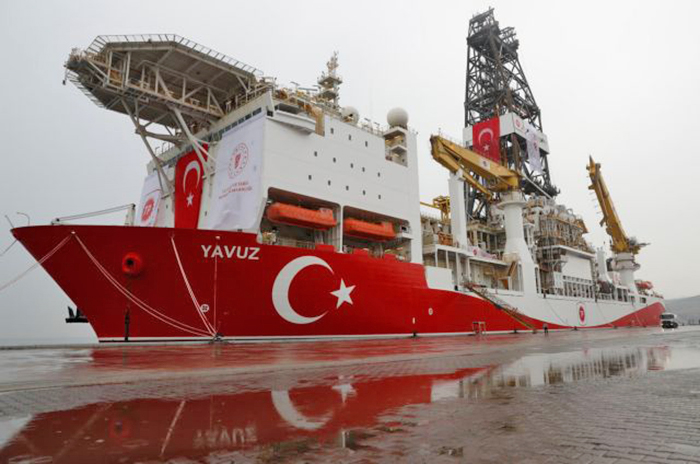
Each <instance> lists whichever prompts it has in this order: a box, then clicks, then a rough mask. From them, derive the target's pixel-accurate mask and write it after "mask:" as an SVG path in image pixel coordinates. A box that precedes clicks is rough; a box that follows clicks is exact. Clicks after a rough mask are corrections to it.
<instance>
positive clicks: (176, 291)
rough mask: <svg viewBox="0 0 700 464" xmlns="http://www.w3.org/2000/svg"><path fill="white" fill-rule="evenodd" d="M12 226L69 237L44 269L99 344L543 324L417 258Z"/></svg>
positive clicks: (44, 240) (180, 233) (231, 238)
mask: <svg viewBox="0 0 700 464" xmlns="http://www.w3.org/2000/svg"><path fill="white" fill-rule="evenodd" d="M13 234H14V235H15V237H16V238H17V239H18V240H19V241H20V242H22V244H23V245H24V246H25V247H26V248H27V250H29V252H30V253H31V254H32V255H33V256H34V257H35V258H36V259H37V260H42V258H44V257H45V256H46V255H47V254H48V253H50V252H51V251H52V250H54V249H55V248H56V247H57V245H59V244H60V243H61V242H62V241H63V240H64V239H66V238H67V240H66V241H65V242H64V243H63V245H62V246H60V248H59V249H57V250H56V251H55V253H54V254H53V255H51V257H50V258H49V259H47V260H45V261H44V262H43V263H42V265H43V267H44V269H46V271H47V272H48V273H49V274H50V275H51V276H52V277H53V279H54V280H55V281H56V282H57V283H58V285H59V286H60V287H61V288H62V289H63V290H64V291H65V293H66V294H67V295H68V296H69V297H70V298H71V299H72V300H73V302H74V303H75V304H76V305H77V306H78V307H79V308H80V310H81V311H82V312H83V313H84V314H85V315H86V317H87V319H88V320H89V322H90V324H91V325H92V327H93V329H94V330H95V333H96V334H97V336H98V338H99V339H100V341H120V340H124V338H125V337H126V336H127V335H128V337H129V339H130V340H137V341H147V340H192V339H207V338H210V337H212V336H214V335H215V334H216V335H218V336H221V337H225V338H239V339H248V338H251V339H265V338H267V339H272V338H324V337H363V336H411V335H436V334H458V333H471V332H473V331H474V330H475V329H474V328H475V325H478V323H479V322H483V323H485V329H486V330H487V331H489V332H496V331H513V330H530V329H532V328H533V327H535V328H541V327H542V322H541V321H538V320H535V319H532V318H528V317H527V316H525V315H520V316H519V317H518V318H515V317H513V316H512V315H510V314H509V313H508V312H506V311H503V310H500V309H498V308H496V307H495V306H494V305H493V304H491V303H490V302H488V301H486V300H484V299H481V298H479V297H476V296H470V295H467V294H463V293H458V292H451V291H445V290H436V289H431V288H429V287H428V285H427V282H426V278H425V272H424V268H423V266H422V265H419V264H412V263H405V262H400V261H397V260H395V259H379V258H373V257H370V256H363V255H351V254H343V253H336V252H333V251H328V250H326V249H323V250H310V249H302V248H292V247H284V246H276V245H264V244H260V243H258V242H257V240H256V236H255V235H253V234H247V233H241V232H223V231H211V230H197V229H169V228H145V227H118V226H34V227H24V228H18V229H15V230H13ZM326 248H328V247H326ZM662 312H663V305H662V304H660V303H654V304H651V305H649V306H647V307H645V308H642V309H640V310H638V311H636V312H634V313H632V314H630V315H627V316H625V317H624V318H622V319H620V320H619V321H616V325H624V324H625V321H624V320H623V319H627V318H630V321H632V320H634V322H635V324H641V325H658V320H659V314H660V313H662ZM518 319H519V320H518ZM475 323H476V324H475ZM609 325H610V324H606V326H609ZM482 327H483V326H482ZM549 327H550V328H552V329H555V328H558V327H557V326H554V325H553V324H549Z"/></svg>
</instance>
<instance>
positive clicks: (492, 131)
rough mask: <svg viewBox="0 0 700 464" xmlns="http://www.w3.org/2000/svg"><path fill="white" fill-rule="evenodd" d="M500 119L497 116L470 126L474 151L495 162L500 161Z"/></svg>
mask: <svg viewBox="0 0 700 464" xmlns="http://www.w3.org/2000/svg"><path fill="white" fill-rule="evenodd" d="M500 137H501V130H500V120H499V118H498V117H495V118H491V119H487V120H486V121H481V122H480V123H478V124H474V126H473V127H472V143H473V149H474V151H475V152H477V153H479V154H480V155H483V156H485V157H487V158H489V159H491V160H493V161H495V162H497V163H500V162H501V149H500V143H499V141H500Z"/></svg>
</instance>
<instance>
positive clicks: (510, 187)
mask: <svg viewBox="0 0 700 464" xmlns="http://www.w3.org/2000/svg"><path fill="white" fill-rule="evenodd" d="M430 145H431V154H432V156H433V159H434V160H435V161H437V162H438V163H440V164H441V165H443V166H444V167H446V168H447V169H448V170H449V171H450V174H451V175H450V204H451V213H452V214H451V221H452V224H451V225H452V233H453V234H454V235H455V236H456V237H457V241H458V242H459V243H464V244H466V243H467V242H466V230H467V220H466V208H465V204H464V201H465V190H464V186H465V185H464V184H465V183H466V184H469V185H470V186H471V187H473V188H474V189H477V190H479V191H480V192H481V193H482V194H483V196H484V198H486V199H487V201H489V202H495V201H496V200H497V198H498V200H500V201H499V202H498V204H497V206H498V207H499V208H501V209H503V212H504V225H505V229H506V245H505V251H504V255H503V260H504V261H506V262H515V261H518V262H519V263H520V266H521V270H522V276H521V277H522V280H521V281H522V287H523V291H524V292H532V293H534V292H536V290H537V281H536V277H535V275H536V266H535V262H534V260H533V259H532V254H531V253H530V250H529V248H528V246H527V243H526V242H525V236H524V232H523V207H524V206H525V204H526V201H525V197H524V195H523V193H522V191H521V189H520V178H521V176H520V174H519V173H517V172H515V171H513V170H511V169H508V168H507V167H505V166H503V165H501V164H499V163H497V162H495V161H493V160H490V159H488V158H486V157H484V156H482V155H480V154H478V153H476V152H474V151H472V150H469V149H468V148H464V147H462V146H460V145H458V144H457V143H455V142H451V141H449V140H447V139H445V138H443V137H440V136H437V135H433V136H431V137H430ZM455 187H457V188H455ZM459 187H461V188H459ZM458 205H459V207H458ZM459 213H462V214H459ZM462 231H464V233H462ZM457 234H459V235H457ZM460 237H461V238H460ZM462 240H463V241H462Z"/></svg>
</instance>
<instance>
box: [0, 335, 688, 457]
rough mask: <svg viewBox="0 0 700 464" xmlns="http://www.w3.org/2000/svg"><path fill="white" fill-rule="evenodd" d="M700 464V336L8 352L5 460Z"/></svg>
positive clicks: (2, 353) (0, 376) (1, 440)
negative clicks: (696, 463)
mask: <svg viewBox="0 0 700 464" xmlns="http://www.w3.org/2000/svg"><path fill="white" fill-rule="evenodd" d="M328 461H336V462H620V463H623V462H639V461H644V462H674V463H675V462H684V461H685V462H700V330H690V329H681V330H676V331H662V330H661V329H617V330H599V331H565V332H551V333H550V334H549V335H547V336H545V335H543V334H537V335H532V334H517V335H499V336H493V335H487V336H481V337H475V336H470V337H448V338H418V339H395V340H366V341H342V342H302V343H256V344H214V345H147V346H143V345H138V346H137V345H119V346H115V345H111V346H110V345H107V346H75V347H61V348H57V347H52V348H32V349H4V350H0V462H13V463H14V462H67V463H75V462H177V463H185V462H211V463H232V462H236V463H240V462H328Z"/></svg>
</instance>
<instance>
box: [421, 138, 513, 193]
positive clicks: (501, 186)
mask: <svg viewBox="0 0 700 464" xmlns="http://www.w3.org/2000/svg"><path fill="white" fill-rule="evenodd" d="M430 146H431V150H430V152H431V154H432V156H433V159H434V160H435V161H437V162H438V163H440V164H442V165H443V166H444V167H446V168H447V169H448V170H449V171H450V172H452V173H455V174H456V173H457V172H460V171H461V172H462V176H463V177H464V180H465V181H466V182H467V183H468V184H469V185H471V186H472V187H474V188H475V189H477V190H478V191H480V192H481V193H482V194H483V195H484V196H485V197H486V198H487V199H489V200H491V199H492V198H493V194H494V192H506V191H509V190H517V189H519V188H520V176H519V175H518V173H517V172H515V171H512V170H510V169H508V168H507V167H505V166H503V165H501V164H499V163H496V162H494V161H491V160H490V159H488V158H486V157H484V156H481V155H480V154H478V153H476V152H473V151H471V150H469V149H467V148H464V147H462V146H460V145H458V144H456V143H454V142H451V141H449V140H447V139H445V138H443V137H440V136H438V135H433V136H431V137H430ZM472 172H473V173H474V174H476V175H478V176H479V177H481V178H482V179H484V180H485V181H486V184H484V183H483V182H480V181H479V180H477V179H476V178H475V177H474V176H473V175H472V174H471V173H472Z"/></svg>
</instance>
